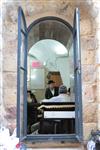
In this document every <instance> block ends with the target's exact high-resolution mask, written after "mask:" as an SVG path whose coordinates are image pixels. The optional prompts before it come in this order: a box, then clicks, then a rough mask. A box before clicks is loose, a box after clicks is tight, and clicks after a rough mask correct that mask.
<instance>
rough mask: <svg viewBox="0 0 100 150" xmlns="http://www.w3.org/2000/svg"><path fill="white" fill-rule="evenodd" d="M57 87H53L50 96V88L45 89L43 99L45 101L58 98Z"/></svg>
mask: <svg viewBox="0 0 100 150" xmlns="http://www.w3.org/2000/svg"><path fill="white" fill-rule="evenodd" d="M58 89H59V88H58V87H54V95H53V94H52V92H51V90H50V88H47V89H46V91H45V98H46V99H49V98H52V97H54V96H58V94H59V93H58Z"/></svg>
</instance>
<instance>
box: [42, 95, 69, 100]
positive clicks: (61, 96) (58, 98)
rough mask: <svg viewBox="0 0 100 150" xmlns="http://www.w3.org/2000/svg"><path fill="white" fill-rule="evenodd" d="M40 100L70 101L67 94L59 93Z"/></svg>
mask: <svg viewBox="0 0 100 150" xmlns="http://www.w3.org/2000/svg"><path fill="white" fill-rule="evenodd" d="M42 102H71V100H70V96H68V95H67V94H60V95H58V96H55V97H52V98H50V99H44V100H43V101H42Z"/></svg>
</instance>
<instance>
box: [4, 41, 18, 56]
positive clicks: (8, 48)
mask: <svg viewBox="0 0 100 150" xmlns="http://www.w3.org/2000/svg"><path fill="white" fill-rule="evenodd" d="M3 43H4V44H3V49H2V53H3V56H4V57H7V56H8V55H10V56H13V55H14V57H17V45H18V44H17V40H12V41H10V42H7V41H4V42H3Z"/></svg>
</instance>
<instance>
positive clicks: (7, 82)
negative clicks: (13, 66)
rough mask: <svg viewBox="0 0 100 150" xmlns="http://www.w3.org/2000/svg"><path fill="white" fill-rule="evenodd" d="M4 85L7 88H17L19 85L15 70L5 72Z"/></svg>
mask: <svg viewBox="0 0 100 150" xmlns="http://www.w3.org/2000/svg"><path fill="white" fill-rule="evenodd" d="M3 87H4V88H6V89H13V88H14V89H15V88H16V87H17V75H16V73H15V72H4V73H3Z"/></svg>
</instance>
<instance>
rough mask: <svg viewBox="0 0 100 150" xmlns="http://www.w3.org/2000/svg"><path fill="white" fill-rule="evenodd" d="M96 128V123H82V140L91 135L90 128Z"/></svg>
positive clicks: (87, 138)
mask: <svg viewBox="0 0 100 150" xmlns="http://www.w3.org/2000/svg"><path fill="white" fill-rule="evenodd" d="M96 129H97V123H84V124H83V137H84V140H89V138H90V136H91V130H96Z"/></svg>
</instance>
